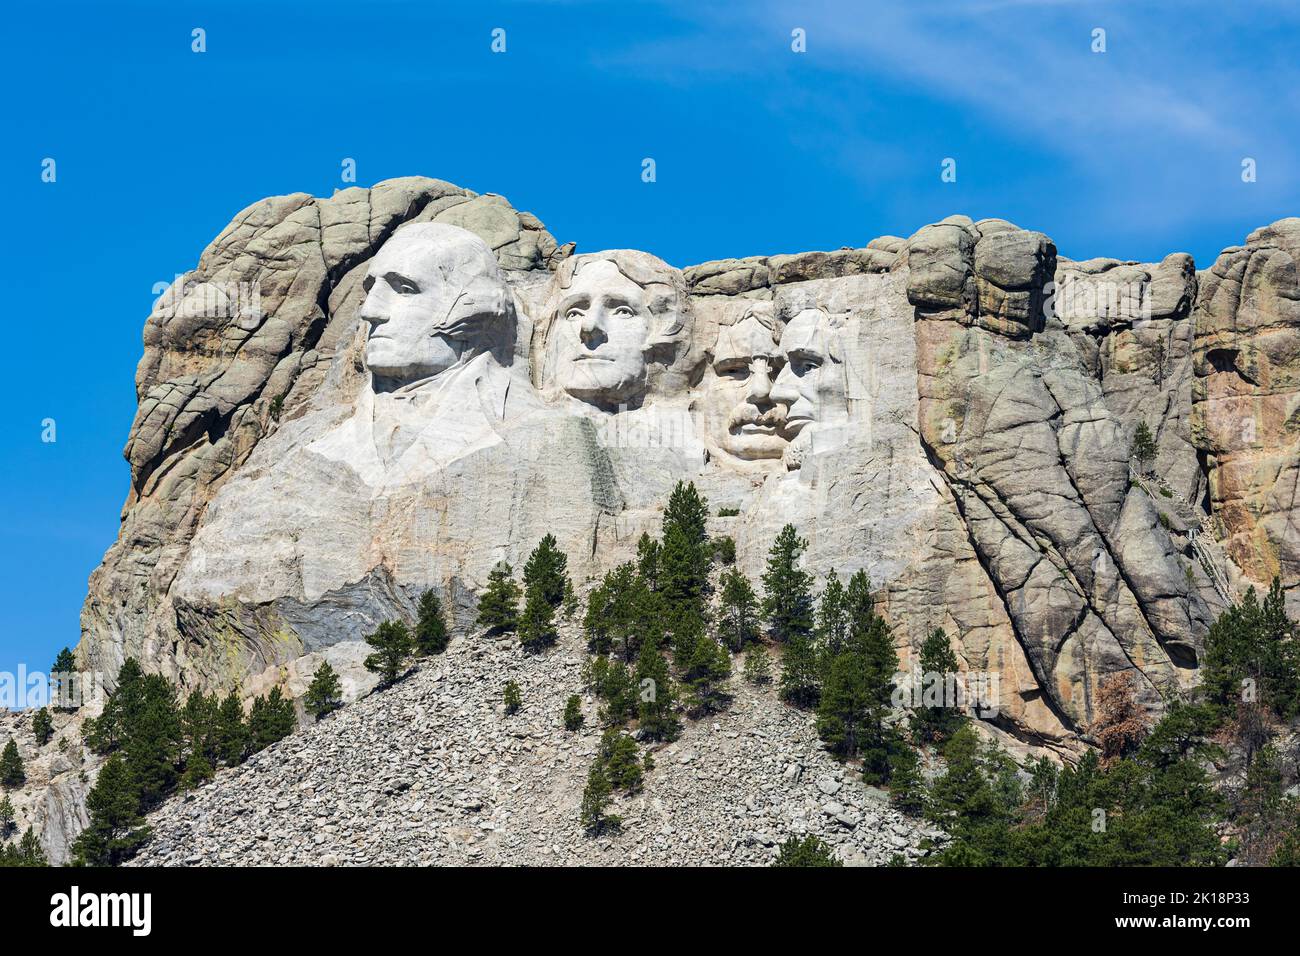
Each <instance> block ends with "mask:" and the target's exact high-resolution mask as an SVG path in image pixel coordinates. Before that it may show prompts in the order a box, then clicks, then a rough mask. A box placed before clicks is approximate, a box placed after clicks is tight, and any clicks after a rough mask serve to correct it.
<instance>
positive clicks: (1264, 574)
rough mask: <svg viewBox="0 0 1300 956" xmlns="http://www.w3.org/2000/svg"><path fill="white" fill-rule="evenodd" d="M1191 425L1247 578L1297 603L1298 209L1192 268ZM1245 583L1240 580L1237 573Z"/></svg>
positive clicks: (1215, 503)
mask: <svg viewBox="0 0 1300 956" xmlns="http://www.w3.org/2000/svg"><path fill="white" fill-rule="evenodd" d="M1195 323H1196V343H1195V372H1196V381H1195V386H1194V388H1193V392H1192V400H1193V415H1192V421H1193V434H1194V436H1195V442H1196V446H1197V448H1198V449H1199V450H1200V451H1201V452H1202V453H1203V454H1204V455H1205V460H1206V462H1207V465H1208V471H1209V487H1210V504H1211V506H1212V508H1213V510H1214V516H1215V520H1216V521H1217V522H1218V524H1219V526H1220V529H1221V533H1222V535H1223V538H1224V541H1225V547H1226V548H1227V550H1228V553H1229V554H1230V556H1231V557H1232V560H1233V563H1234V564H1235V565H1236V566H1237V567H1238V568H1239V569H1240V570H1241V571H1242V572H1243V573H1244V575H1245V577H1246V579H1248V581H1254V582H1260V583H1262V582H1267V581H1268V580H1270V579H1271V578H1272V577H1273V576H1275V575H1277V576H1280V577H1281V579H1282V585H1283V587H1284V588H1286V591H1287V606H1288V608H1289V609H1290V611H1291V613H1292V614H1295V613H1297V612H1300V503H1298V502H1300V495H1298V492H1300V488H1298V487H1297V486H1298V484H1300V219H1295V218H1292V219H1282V220H1280V221H1278V222H1275V223H1273V224H1272V225H1271V226H1267V227H1265V228H1263V229H1257V230H1256V231H1255V232H1252V233H1251V234H1250V235H1249V236H1248V237H1247V239H1246V243H1245V245H1243V246H1237V247H1233V248H1230V249H1225V250H1224V251H1223V253H1222V254H1221V255H1220V256H1219V258H1218V261H1216V262H1215V263H1214V266H1213V267H1212V268H1211V269H1209V270H1208V271H1206V272H1204V273H1202V274H1201V294H1200V296H1199V297H1198V299H1197V303H1196V312H1195ZM1243 583H1246V582H1243Z"/></svg>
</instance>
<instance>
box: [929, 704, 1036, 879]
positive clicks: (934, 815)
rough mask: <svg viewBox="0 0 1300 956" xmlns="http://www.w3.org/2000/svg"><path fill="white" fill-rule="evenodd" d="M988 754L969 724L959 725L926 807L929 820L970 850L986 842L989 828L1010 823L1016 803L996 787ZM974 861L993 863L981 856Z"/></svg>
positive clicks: (994, 770) (944, 752) (948, 744)
mask: <svg viewBox="0 0 1300 956" xmlns="http://www.w3.org/2000/svg"><path fill="white" fill-rule="evenodd" d="M990 753H991V751H990V750H988V749H985V750H981V747H980V741H979V737H978V735H976V733H975V731H974V729H972V727H971V725H970V724H969V723H965V724H962V726H961V727H959V728H958V729H957V732H956V733H954V734H953V735H952V737H950V738H949V740H948V743H947V744H946V745H945V746H944V748H943V758H944V762H945V764H946V769H945V771H944V773H943V774H942V775H941V776H940V777H939V778H938V779H937V780H935V782H934V786H933V787H932V788H931V790H930V796H931V800H930V803H929V806H927V808H926V812H927V816H929V818H930V819H931V820H932V821H934V822H935V823H938V824H939V825H941V826H943V827H944V829H946V830H948V832H949V833H950V834H952V835H953V836H955V837H957V838H959V839H961V840H963V841H964V842H966V843H967V844H969V845H970V846H972V847H978V846H980V845H982V844H986V843H988V842H989V841H988V839H987V836H988V834H987V832H986V831H988V830H989V829H990V828H991V829H993V830H995V831H1001V829H1002V828H1003V827H1005V826H1006V825H1007V824H1009V822H1010V821H1011V819H1012V813H1013V809H1014V807H1015V806H1016V805H1017V804H1018V803H1019V800H1018V799H1017V798H1016V796H1015V795H1012V796H1011V797H1010V798H1008V797H1007V795H1005V794H1004V793H1003V792H1001V790H1000V788H999V787H998V786H996V785H995V783H996V769H997V768H996V767H995V766H993V765H992V764H991V763H990V761H989V755H990ZM981 854H987V850H983V851H981ZM977 858H980V859H983V862H985V863H988V862H992V861H991V860H990V859H988V858H987V857H986V856H983V855H981V856H980V857H977Z"/></svg>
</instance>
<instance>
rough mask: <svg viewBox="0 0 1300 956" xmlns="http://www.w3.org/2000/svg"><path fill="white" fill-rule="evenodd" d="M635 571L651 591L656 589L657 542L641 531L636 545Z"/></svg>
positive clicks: (657, 578) (647, 533)
mask: <svg viewBox="0 0 1300 956" xmlns="http://www.w3.org/2000/svg"><path fill="white" fill-rule="evenodd" d="M636 569H637V573H638V574H640V575H641V577H642V578H643V579H644V580H645V583H646V587H648V588H649V589H650V590H651V591H653V590H655V588H656V587H658V581H659V542H658V541H656V540H655V539H654V538H652V537H650V534H649V532H646V531H642V532H641V537H640V539H639V540H638V541H637V543H636Z"/></svg>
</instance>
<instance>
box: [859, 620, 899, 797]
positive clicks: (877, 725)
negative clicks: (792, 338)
mask: <svg viewBox="0 0 1300 956" xmlns="http://www.w3.org/2000/svg"><path fill="white" fill-rule="evenodd" d="M850 641H851V642H852V647H853V653H856V654H861V655H862V657H863V662H864V664H865V677H866V689H865V691H866V711H865V712H864V714H863V722H862V775H863V779H864V780H866V781H867V783H871V784H881V783H884V782H886V781H887V780H888V779H889V757H890V754H892V753H893V752H894V750H895V749H896V748H897V747H898V746H899V738H898V733H897V732H896V731H895V730H894V729H893V728H892V727H890V726H889V724H888V723H887V721H888V718H889V716H890V712H891V710H892V707H893V694H894V687H895V684H894V676H895V675H896V674H897V673H898V653H897V652H896V651H895V650H894V639H893V635H892V634H891V633H890V629H889V625H888V624H886V623H885V620H884V618H882V617H880V616H879V615H877V614H875V613H874V612H872V613H871V615H870V617H869V618H867V619H866V620H863V619H860V618H859V619H857V620H854V621H853V622H851V624H850Z"/></svg>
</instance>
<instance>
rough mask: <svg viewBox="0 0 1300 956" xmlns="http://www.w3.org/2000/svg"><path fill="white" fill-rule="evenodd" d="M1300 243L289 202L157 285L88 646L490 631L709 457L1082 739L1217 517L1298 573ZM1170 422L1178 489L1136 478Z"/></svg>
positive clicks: (1199, 584) (327, 640) (104, 658)
mask: <svg viewBox="0 0 1300 956" xmlns="http://www.w3.org/2000/svg"><path fill="white" fill-rule="evenodd" d="M412 223H428V224H438V225H439V229H434V230H431V231H426V232H424V233H423V234H421V233H418V232H417V231H415V230H414V229H413V227H412V226H411V225H410V224H412ZM442 227H456V228H454V229H451V230H450V231H448V230H447V229H445V228H442ZM420 228H424V227H420ZM462 231H463V232H462ZM404 234H405V235H406V238H405V239H403V238H402V237H403V235H404ZM420 235H423V236H424V238H423V239H420V238H419V237H420ZM465 236H468V237H469V238H468V239H466V238H464V237H465ZM475 237H477V238H475ZM417 240H418V241H417ZM448 244H449V245H448ZM381 249H382V250H384V252H383V253H382V255H381V254H380V250H381ZM457 250H459V251H457ZM483 250H487V251H486V252H484V251H483ZM1298 251H1300V221H1297V220H1283V221H1282V222H1279V223H1277V224H1275V225H1274V226H1271V227H1268V228H1266V229H1262V230H1259V231H1258V232H1256V233H1254V234H1252V235H1251V237H1250V238H1249V239H1248V241H1247V244H1246V245H1245V246H1244V247H1241V248H1240V249H1229V250H1227V251H1225V253H1224V254H1223V256H1222V257H1221V258H1220V260H1219V262H1218V263H1217V264H1216V265H1215V267H1214V269H1213V270H1212V271H1211V272H1209V273H1202V274H1200V275H1198V274H1197V273H1196V271H1195V268H1194V265H1193V263H1192V261H1191V259H1190V258H1189V257H1187V256H1185V255H1181V254H1176V255H1171V256H1169V257H1167V258H1166V259H1165V260H1163V261H1162V262H1160V263H1147V264H1143V263H1126V262H1117V261H1114V260H1091V261H1088V262H1072V261H1069V260H1066V259H1064V258H1061V257H1060V256H1058V254H1057V250H1056V248H1055V246H1054V244H1053V243H1052V242H1051V240H1050V239H1048V238H1047V237H1046V236H1044V235H1043V234H1041V233H1037V232H1031V231H1027V230H1024V229H1020V228H1018V227H1016V226H1014V225H1012V224H1010V223H1007V222H1003V221H1000V220H985V221H982V222H978V223H975V222H972V221H970V220H969V219H966V218H964V217H953V218H950V219H948V220H945V221H943V222H941V223H937V224H934V225H930V226H926V227H924V228H922V229H921V230H920V231H918V232H917V233H916V234H915V235H913V236H912V237H910V238H909V239H901V238H897V237H884V238H881V239H876V240H873V241H871V242H870V243H867V244H866V245H865V246H864V247H862V248H845V249H840V250H837V251H832V252H812V253H801V254H796V255H779V256H764V257H753V258H746V259H729V260H723V261H719V262H711V263H705V264H702V265H697V266H692V267H690V268H687V269H685V270H677V269H675V268H672V267H671V266H668V265H667V264H666V263H663V262H662V261H660V260H658V259H656V258H655V257H654V256H651V255H648V254H646V253H642V252H634V251H628V250H615V251H612V252H603V253H597V254H584V255H574V252H573V247H572V246H560V245H558V244H557V243H556V241H555V240H554V239H553V238H552V237H551V235H550V234H549V233H548V232H546V230H545V228H544V227H543V226H542V224H541V223H540V222H539V221H538V220H537V219H536V218H535V217H533V216H531V215H530V214H528V213H520V212H516V211H515V210H514V209H512V208H511V207H510V205H509V204H508V203H507V202H506V201H505V200H504V199H502V198H501V197H498V196H492V195H484V196H479V195H476V194H474V193H471V192H469V191H467V190H463V189H460V188H458V187H455V186H452V185H450V184H447V183H443V182H439V181H436V180H427V179H418V178H412V179H403V180H395V181H392V182H388V183H381V184H380V185H378V186H375V187H373V188H372V189H349V190H344V191H342V192H339V193H337V194H335V195H334V196H333V197H331V198H329V199H313V198H311V197H308V196H305V195H294V196H288V197H279V198H274V199H269V200H265V201H263V202H261V203H258V204H256V205H254V206H253V207H250V208H249V209H248V210H246V211H245V212H243V213H241V214H240V215H239V216H238V217H237V218H236V220H235V221H234V223H232V225H231V226H230V227H229V228H227V229H226V230H225V232H223V233H222V235H221V236H219V237H218V238H217V239H216V240H215V241H214V242H213V244H212V245H211V246H210V247H209V248H208V249H207V250H206V251H205V252H204V254H203V256H202V258H201V260H200V262H199V265H198V267H197V269H196V270H195V271H194V272H193V273H190V274H188V275H187V276H186V277H185V278H184V280H183V281H181V282H179V283H178V284H177V286H176V287H175V288H174V289H173V290H172V291H171V292H169V293H168V294H167V295H164V296H163V297H162V298H161V299H160V300H159V302H158V304H157V305H156V307H155V309H154V312H153V314H152V315H151V316H150V317H149V320H148V323H147V325H146V330H145V356H144V358H143V359H142V361H141V363H140V367H139V370H138V373H137V391H138V394H139V397H140V408H139V412H138V414H137V417H136V422H135V424H134V425H133V427H132V431H131V437H130V440H129V442H128V444H127V448H126V455H127V458H128V460H129V461H130V463H131V468H132V487H131V489H130V493H129V495H128V498H127V503H126V507H125V509H124V511H123V519H122V520H123V523H122V530H121V533H120V535H119V538H118V541H117V542H116V543H115V544H114V545H113V547H112V548H111V549H110V550H109V552H108V554H107V555H106V556H105V560H104V563H103V565H102V566H101V567H100V568H99V569H98V570H97V571H96V572H95V574H94V575H93V577H92V579H91V583H90V593H89V595H88V597H87V600H86V604H85V608H84V610H83V615H82V628H83V639H82V642H81V646H80V650H79V655H80V661H81V664H82V666H83V667H86V668H88V669H92V670H99V671H104V672H106V673H107V674H108V675H109V680H110V683H111V678H112V675H113V674H114V673H115V672H116V669H117V668H118V667H119V666H120V664H121V662H122V661H123V660H124V659H125V658H126V657H127V656H135V657H138V658H140V659H141V660H142V661H143V662H144V663H145V666H146V667H148V668H150V669H154V670H158V671H161V672H163V673H166V674H168V675H169V676H171V677H173V678H174V679H176V680H177V681H178V682H179V683H181V684H182V685H183V686H184V687H186V688H190V687H206V688H212V689H218V690H223V691H224V690H227V689H229V688H231V687H236V686H239V687H242V688H243V690H244V692H245V693H246V694H249V695H251V694H253V693H257V692H259V691H263V690H265V689H266V688H267V687H268V686H270V685H272V684H276V683H287V684H288V686H289V688H290V690H296V691H301V689H302V687H303V685H304V683H305V675H306V674H307V673H309V672H310V668H311V667H313V666H314V665H315V663H316V662H318V661H319V660H320V659H322V658H323V659H328V660H330V661H331V662H333V663H334V665H335V667H336V669H339V670H340V671H342V672H343V673H344V675H345V679H346V681H347V682H348V689H349V695H350V696H355V695H357V694H360V693H363V692H364V691H365V690H366V689H367V688H368V687H369V686H370V681H371V678H370V676H369V675H368V674H366V673H365V672H364V670H362V669H361V668H360V667H359V666H358V664H359V661H360V659H361V657H362V651H361V647H362V645H361V644H360V639H361V637H362V635H363V634H364V633H366V632H367V631H369V630H371V629H373V627H374V626H375V624H377V623H378V622H379V621H381V620H384V619H386V618H389V617H393V616H403V617H408V618H409V617H411V616H412V615H413V609H414V602H415V601H416V599H417V598H418V596H419V594H420V592H421V591H422V590H423V589H425V588H429V587H433V588H436V589H438V590H439V591H440V593H441V594H442V595H443V597H444V600H445V602H446V604H447V605H448V606H449V608H451V610H452V612H453V615H454V616H455V618H456V621H457V624H458V626H459V627H460V628H461V629H464V627H465V625H466V624H467V623H468V622H469V620H470V618H471V616H472V609H473V605H474V602H475V600H476V595H477V593H478V592H479V590H480V589H481V588H482V586H483V585H484V583H485V581H486V577H487V572H488V570H489V569H490V568H491V567H492V566H493V565H494V564H495V563H496V562H497V561H498V560H501V559H505V560H508V561H510V562H511V563H512V564H513V565H515V566H516V567H518V566H519V565H520V564H522V562H523V559H524V558H525V557H526V555H527V553H528V551H529V550H530V549H531V548H532V547H533V546H534V545H535V543H536V541H537V540H538V539H539V538H540V537H541V536H542V535H543V534H545V533H548V532H550V533H553V534H555V535H556V537H557V538H558V540H559V542H560V545H561V547H562V548H564V550H565V551H566V552H567V553H568V554H569V557H570V562H571V564H570V567H571V569H572V571H573V572H574V577H575V581H576V582H577V583H578V585H579V590H581V589H582V588H584V587H587V586H589V585H590V584H591V583H592V582H593V581H594V580H596V579H598V578H599V576H600V575H601V574H602V573H603V572H604V571H605V570H607V569H608V568H609V567H611V566H612V565H613V564H614V563H616V562H618V561H622V560H626V559H628V558H630V557H632V556H633V554H634V552H635V543H636V540H637V538H638V537H639V535H640V534H641V532H642V531H647V530H648V531H651V532H655V531H657V528H658V525H659V521H660V514H661V509H662V507H663V504H664V501H665V499H666V496H667V494H668V492H669V491H670V490H671V488H672V487H673V485H674V484H675V483H676V482H677V481H679V480H690V481H694V482H695V483H696V485H697V486H698V487H699V488H700V489H701V491H702V492H703V493H704V494H705V495H707V496H708V498H709V501H710V503H711V505H712V506H713V507H715V508H717V507H726V508H729V509H731V508H734V509H737V510H738V511H739V515H738V516H735V517H731V518H715V519H713V520H712V530H713V531H714V532H715V533H717V534H727V535H730V536H731V537H733V538H734V539H735V541H736V544H737V554H738V562H739V564H740V566H741V567H742V569H743V570H745V571H746V573H748V574H749V575H750V576H751V577H756V576H757V575H758V573H759V572H760V571H761V568H762V564H763V561H764V558H765V556H766V552H767V548H768V546H769V544H770V542H771V540H772V537H773V535H774V534H775V532H776V531H777V530H778V529H779V528H780V527H781V526H782V525H783V524H785V523H787V522H790V523H793V524H795V525H796V527H797V528H798V529H799V530H800V533H801V534H803V535H804V536H805V537H806V538H808V539H809V542H810V546H809V549H808V551H807V554H806V556H805V560H806V563H807V566H808V567H809V569H810V570H812V571H814V572H815V573H816V574H817V575H818V576H819V577H820V576H822V575H825V574H826V573H827V572H829V571H830V570H831V569H832V568H834V569H836V570H837V572H838V573H839V574H840V575H841V576H842V577H843V576H845V575H847V574H851V573H852V572H854V571H856V570H859V569H863V570H866V571H867V572H868V574H869V576H870V577H871V580H872V583H873V586H875V587H876V588H877V589H878V591H879V593H880V598H881V602H882V607H883V608H884V609H885V610H886V613H887V614H888V615H889V616H890V617H891V618H892V619H893V620H894V622H895V623H896V624H897V630H896V633H897V635H898V639H899V651H900V655H901V656H902V658H903V660H904V662H905V663H906V662H907V661H908V660H909V658H910V655H911V653H912V649H913V648H914V647H917V646H919V643H920V641H921V640H922V639H923V637H924V635H925V634H926V633H927V632H928V631H929V630H930V629H931V628H933V627H939V626H942V627H945V628H947V629H948V630H949V633H950V634H952V635H953V636H954V637H955V639H956V644H957V649H958V652H959V657H960V658H961V663H962V667H963V668H964V669H968V670H970V671H978V672H987V673H995V674H997V675H998V677H999V685H998V686H999V704H998V713H997V715H996V718H995V721H996V723H997V724H998V725H999V726H1001V727H1002V728H1003V729H1005V730H1007V731H1008V732H1010V733H1013V734H1015V735H1016V736H1019V737H1021V738H1023V739H1025V740H1031V741H1036V742H1039V743H1046V744H1049V745H1052V746H1064V747H1069V746H1072V743H1071V741H1072V740H1073V739H1074V738H1075V735H1077V734H1078V733H1079V732H1080V731H1082V730H1084V729H1085V728H1086V727H1087V725H1088V724H1089V722H1090V721H1091V719H1092V703H1091V700H1092V695H1093V693H1094V691H1095V689H1096V686H1097V684H1098V682H1099V681H1100V680H1101V679H1102V678H1104V677H1105V676H1107V675H1108V674H1110V673H1113V672H1116V671H1123V670H1130V671H1133V672H1134V673H1135V674H1136V675H1137V677H1138V679H1139V684H1140V686H1141V688H1142V690H1143V695H1144V699H1145V702H1146V703H1147V705H1148V706H1149V707H1151V708H1153V709H1155V708H1158V707H1159V706H1160V705H1161V701H1162V699H1165V698H1167V697H1168V696H1169V695H1170V694H1172V693H1174V692H1176V691H1177V690H1179V689H1180V688H1185V687H1187V686H1189V685H1191V684H1192V683H1194V682H1195V680H1196V668H1197V662H1198V656H1199V654H1200V650H1201V646H1202V641H1203V637H1204V634H1205V632H1206V629H1207V628H1208V625H1209V622H1210V621H1211V620H1212V619H1213V617H1214V615H1215V614H1216V613H1217V612H1218V610H1220V609H1221V607H1222V606H1223V602H1224V596H1223V594H1222V593H1221V591H1220V589H1218V588H1216V586H1215V581H1214V575H1213V574H1211V573H1207V568H1206V566H1205V563H1204V560H1202V559H1201V558H1200V557H1199V555H1201V554H1202V553H1203V551H1201V550H1197V548H1196V547H1195V546H1194V540H1193V539H1194V537H1195V534H1196V533H1197V531H1198V530H1199V529H1200V527H1201V524H1200V522H1201V520H1202V519H1212V520H1213V521H1215V522H1218V523H1219V525H1218V526H1219V527H1220V528H1221V529H1222V536H1223V539H1224V543H1225V545H1226V553H1227V555H1228V556H1230V558H1231V561H1232V567H1231V568H1230V569H1229V570H1230V577H1231V579H1232V581H1233V583H1234V586H1236V587H1242V586H1245V585H1246V584H1248V583H1250V582H1255V583H1257V584H1266V583H1267V581H1268V579H1269V578H1270V577H1271V576H1272V575H1274V574H1280V575H1281V577H1282V579H1283V584H1284V585H1285V586H1286V587H1287V588H1288V591H1289V593H1290V594H1292V595H1295V594H1297V593H1300V592H1297V591H1296V590H1295V589H1296V588H1297V586H1298V585H1300V568H1298V567H1297V544H1296V536H1295V531H1296V524H1295V520H1296V514H1295V507H1296V505H1295V491H1296V478H1297V465H1296V461H1297V454H1296V446H1295V443H1296V421H1295V418H1296V408H1297V391H1298V388H1297V375H1298V374H1300V373H1297V368H1298V367H1300V364H1298V363H1300V359H1298V358H1297V355H1298V354H1300V352H1298V351H1297V347H1296V343H1297V341H1298V340H1297V336H1300V311H1298V310H1300V291H1298V289H1300V286H1298V282H1297V273H1296V268H1295V262H1294V255H1295V254H1296V253H1297V252H1298ZM493 258H494V259H495V263H493V262H492V261H491V260H492V259H493ZM381 260H383V261H382V262H381ZM384 263H388V264H384ZM421 270H423V271H421ZM422 323H423V324H422ZM403 329H405V331H402V330H403ZM404 335H409V336H412V337H411V338H406V339H403V338H402V336H404ZM430 337H432V338H433V339H437V340H438V342H441V343H442V345H441V346H439V347H438V348H435V349H434V350H433V351H432V352H428V353H427V354H426V353H425V352H424V351H421V350H422V349H423V346H424V345H425V344H428V341H429V340H430ZM385 340H388V341H387V342H385ZM402 341H405V342H406V343H407V344H406V345H404V346H400V347H398V346H393V345H392V343H395V342H402ZM435 344H436V343H435ZM389 346H392V347H391V348H390V347H389ZM394 349H395V351H394ZM417 351H418V352H420V354H419V356H418V357H416V356H415V352H417ZM1247 421H1248V422H1249V423H1250V426H1249V427H1248V428H1246V427H1244V426H1243V423H1244V422H1247ZM1142 422H1144V423H1146V424H1147V425H1148V426H1149V427H1150V429H1151V430H1152V432H1153V434H1154V435H1155V436H1156V442H1157V454H1156V456H1155V460H1154V463H1153V466H1154V469H1155V471H1156V472H1157V473H1158V474H1159V475H1160V479H1161V481H1162V483H1163V484H1164V486H1165V488H1166V489H1167V490H1168V491H1169V492H1170V494H1171V495H1175V496H1176V498H1175V499H1174V500H1176V501H1177V502H1179V503H1180V507H1179V508H1173V507H1172V506H1166V505H1165V503H1164V502H1163V501H1162V500H1160V495H1158V494H1157V495H1155V496H1153V495H1151V494H1150V493H1148V491H1147V486H1145V485H1143V484H1142V483H1140V482H1134V481H1132V480H1130V460H1129V457H1130V456H1129V450H1130V444H1131V441H1132V436H1133V433H1134V430H1135V429H1136V427H1137V425H1138V424H1139V423H1142Z"/></svg>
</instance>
